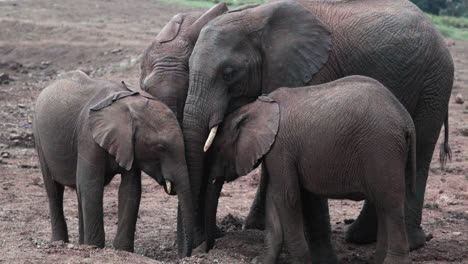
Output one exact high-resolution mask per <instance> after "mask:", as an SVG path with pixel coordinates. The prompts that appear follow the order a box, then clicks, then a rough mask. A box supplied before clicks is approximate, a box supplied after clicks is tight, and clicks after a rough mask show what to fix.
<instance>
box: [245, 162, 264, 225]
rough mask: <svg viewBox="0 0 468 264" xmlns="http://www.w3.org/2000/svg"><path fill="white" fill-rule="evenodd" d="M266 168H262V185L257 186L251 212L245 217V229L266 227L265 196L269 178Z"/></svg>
mask: <svg viewBox="0 0 468 264" xmlns="http://www.w3.org/2000/svg"><path fill="white" fill-rule="evenodd" d="M264 171H265V169H264V168H263V165H262V169H261V170H260V173H261V174H260V185H259V186H258V188H257V193H256V194H255V199H254V201H253V203H252V206H251V207H250V211H249V214H248V215H247V218H246V219H245V223H244V226H243V227H242V228H243V229H259V230H264V229H265V197H266V185H267V184H268V182H267V181H268V179H267V177H266V175H265V173H264Z"/></svg>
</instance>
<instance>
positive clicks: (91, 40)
mask: <svg viewBox="0 0 468 264" xmlns="http://www.w3.org/2000/svg"><path fill="white" fill-rule="evenodd" d="M189 10H193V9H191V8H187V7H180V6H175V5H170V4H166V3H160V2H158V1H156V0H152V1H151V0H137V1H124V0H106V1H91V0H63V1H53V0H19V1H10V0H0V73H4V74H3V75H1V74H0V80H1V81H0V82H1V83H2V84H1V85H0V106H1V107H0V152H1V157H0V263H129V262H131V263H159V262H160V263H177V262H179V263H250V262H251V261H252V259H253V258H254V257H256V256H257V255H258V254H259V253H260V252H261V249H262V241H263V234H262V232H260V231H241V230H240V227H239V225H235V224H236V223H238V222H239V220H242V219H243V218H244V217H245V215H246V214H247V212H248V208H249V205H250V203H251V201H252V199H253V196H254V194H255V188H256V184H257V181H258V179H257V178H258V176H255V175H253V176H250V177H244V178H242V179H241V180H238V181H236V182H235V183H232V184H228V185H227V186H226V187H225V189H224V190H223V196H222V198H221V201H220V208H219V217H220V219H219V220H218V221H221V219H222V218H225V217H226V216H227V215H228V214H232V215H233V216H234V217H235V218H234V220H233V219H229V218H225V219H224V220H223V223H222V227H223V228H225V229H227V230H228V231H227V233H226V235H225V236H224V237H223V238H221V239H219V240H218V242H217V245H216V248H215V249H214V250H213V251H211V252H210V253H209V254H197V255H195V256H193V257H191V258H186V259H183V260H182V261H179V260H177V258H176V246H175V244H174V241H175V235H176V234H175V230H176V199H175V198H174V197H169V196H167V195H166V194H165V193H164V191H163V190H162V189H161V188H160V187H159V186H158V185H157V184H156V182H154V181H152V180H151V179H149V177H146V178H145V179H144V187H143V196H142V200H141V209H140V214H139V220H138V226H137V235H136V243H135V246H136V252H135V253H134V254H132V253H127V252H120V251H115V250H113V249H112V246H111V241H112V239H113V236H114V235H115V232H116V224H117V190H118V186H119V177H116V179H115V180H114V181H113V182H112V183H111V184H110V185H109V186H107V188H106V193H105V208H104V210H105V228H106V234H107V235H106V238H107V243H106V245H107V247H106V248H105V249H95V248H90V247H83V246H78V245H77V240H78V238H77V229H78V221H77V203H76V195H75V193H74V191H73V190H71V189H66V193H65V201H64V204H65V214H66V218H67V222H68V225H69V232H70V238H71V244H60V243H55V244H51V243H49V242H48V240H49V237H50V226H49V219H48V203H47V197H46V194H45V190H44V186H43V181H42V176H41V174H40V170H39V168H38V165H39V164H38V160H37V157H36V154H35V151H34V149H33V148H32V146H33V142H32V134H31V118H32V111H33V102H34V99H35V98H36V96H37V95H38V93H39V92H40V91H41V89H43V88H44V87H45V86H47V84H48V83H50V81H51V80H53V79H54V78H56V76H57V75H60V74H62V73H63V72H65V71H69V70H74V69H81V70H83V71H85V72H87V73H89V74H90V75H91V76H95V77H102V78H106V79H112V80H116V81H121V80H125V81H126V82H128V83H131V84H137V80H138V75H139V69H138V65H139V60H140V57H139V56H140V54H141V52H142V51H143V49H144V48H145V46H146V45H147V44H148V43H149V42H150V41H151V40H152V39H153V38H154V37H155V35H156V34H157V32H158V31H159V30H160V29H161V28H162V26H163V25H164V24H165V23H166V22H167V21H168V20H169V19H170V18H171V17H172V15H174V14H176V13H178V12H186V11H189ZM447 43H448V44H449V46H450V50H451V51H452V55H453V57H454V60H455V64H456V82H455V86H454V90H453V94H454V96H453V97H452V99H451V102H450V144H451V146H452V150H453V154H454V155H453V161H452V162H451V163H449V165H448V167H447V168H446V170H445V171H442V170H441V169H440V166H439V164H438V162H437V156H436V155H434V162H433V164H432V168H431V171H430V177H429V182H428V189H427V195H426V206H425V210H424V219H423V221H424V223H423V227H424V229H425V230H426V232H427V233H428V234H430V236H429V238H432V239H428V240H429V241H428V242H427V245H426V247H424V248H422V249H419V250H416V251H414V252H412V253H411V258H412V259H413V261H414V262H415V263H468V153H467V150H468V104H467V103H465V104H455V94H457V93H461V94H462V95H463V96H464V97H465V98H467V99H468V42H463V41H454V40H447ZM5 74H6V75H5ZM7 75H8V78H7ZM330 204H331V216H332V224H333V238H334V241H335V247H336V249H337V252H338V254H339V258H340V263H367V262H369V261H371V259H372V254H373V249H374V245H369V246H357V245H353V244H347V243H345V242H344V241H343V233H344V230H345V229H346V225H345V220H347V221H346V222H347V223H348V222H349V219H353V218H355V217H356V216H357V213H358V212H359V209H360V207H361V203H355V202H350V201H332V202H331V203H330ZM287 260H288V258H287V253H283V254H282V256H281V262H282V263H287V262H288V261H287Z"/></svg>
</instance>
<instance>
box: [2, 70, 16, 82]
mask: <svg viewBox="0 0 468 264" xmlns="http://www.w3.org/2000/svg"><path fill="white" fill-rule="evenodd" d="M11 81H14V80H13V79H12V78H11V77H10V75H8V74H6V73H4V72H0V84H9V83H10V82H11Z"/></svg>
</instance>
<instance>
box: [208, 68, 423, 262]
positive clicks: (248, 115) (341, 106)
mask: <svg viewBox="0 0 468 264" xmlns="http://www.w3.org/2000/svg"><path fill="white" fill-rule="evenodd" d="M415 143H416V138H415V128H414V124H413V121H412V119H411V116H410V115H409V114H408V112H407V111H406V110H405V108H404V107H403V106H402V105H401V104H400V103H399V101H398V100H397V99H396V98H395V97H394V96H393V94H392V93H391V92H390V91H389V90H387V89H386V88H385V87H384V86H383V85H382V84H380V83H379V82H377V81H376V80H373V79H370V78H367V77H362V76H350V77H346V78H343V79H340V80H337V81H333V82H330V83H327V84H322V85H316V86H310V87H303V88H296V89H278V90H276V91H274V92H273V93H271V94H269V95H268V96H261V97H260V98H259V99H258V100H257V101H256V102H253V103H251V104H249V105H246V106H244V107H242V108H240V109H239V110H237V111H236V112H234V113H232V114H231V115H229V116H228V117H227V118H226V119H225V121H224V123H223V125H222V128H221V130H220V132H219V134H218V136H217V137H216V139H215V141H214V143H213V150H212V153H210V155H213V157H214V158H215V162H214V163H213V164H214V165H213V166H212V168H211V172H210V183H211V184H209V187H208V193H207V197H208V198H207V205H206V208H207V209H206V210H207V211H206V215H205V217H206V218H205V219H206V222H207V223H208V224H207V226H210V224H209V223H213V222H214V221H215V219H216V206H217V201H218V198H219V191H220V190H221V188H222V184H223V182H224V181H228V182H229V181H232V180H235V179H236V178H237V177H239V176H242V175H246V174H247V173H248V172H250V171H251V170H252V169H254V168H255V167H256V166H258V164H259V163H260V162H263V167H262V168H263V169H264V170H266V173H267V175H268V185H267V196H266V201H267V205H266V215H267V220H266V221H267V222H266V238H265V245H266V251H265V253H264V257H263V263H275V262H276V259H277V257H278V254H279V253H280V251H281V247H282V245H283V243H284V242H285V244H286V245H287V246H288V249H289V251H290V253H291V255H292V256H293V257H294V258H296V259H299V260H300V262H304V263H310V262H311V261H312V260H311V258H312V254H314V252H312V253H311V252H310V250H309V247H308V246H309V245H308V244H307V242H306V239H305V236H304V231H305V230H306V231H307V230H312V227H310V225H311V222H310V221H307V219H308V218H309V217H310V214H311V212H313V210H314V207H313V206H312V207H311V204H313V202H312V201H313V199H315V197H316V196H319V197H327V198H334V199H351V200H363V199H369V200H370V201H371V202H373V204H374V205H375V207H376V208H377V214H378V219H379V220H378V221H379V222H378V228H379V230H378V243H377V251H376V261H377V263H382V262H383V263H410V259H409V257H408V254H409V246H408V241H407V235H406V230H405V223H404V219H405V218H404V207H405V204H404V203H405V192H406V186H409V187H410V188H414V180H415V173H416V164H415V162H416V152H415ZM405 175H406V177H405ZM411 190H412V189H411ZM304 220H306V221H304ZM207 232H208V233H207V241H206V242H207V247H208V249H209V248H211V247H212V246H213V243H214V240H213V238H214V236H213V230H212V229H210V228H208V230H207ZM310 247H311V248H312V245H310Z"/></svg>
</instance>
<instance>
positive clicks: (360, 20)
mask: <svg viewBox="0 0 468 264" xmlns="http://www.w3.org/2000/svg"><path fill="white" fill-rule="evenodd" d="M363 10H365V12H363ZM189 69H190V81H189V90H188V94H187V100H186V104H185V108H184V116H183V127H182V128H183V133H184V138H185V146H186V154H187V164H188V168H189V174H190V177H191V184H192V186H194V188H193V189H192V191H193V195H194V201H195V202H196V203H197V204H201V203H203V202H202V201H200V200H199V199H200V197H201V195H200V192H201V190H202V189H203V187H202V186H203V185H204V184H206V181H207V177H206V175H205V169H204V164H205V157H206V156H205V153H204V149H205V151H206V150H207V149H208V148H209V145H210V142H211V141H212V139H213V138H214V137H215V134H216V129H217V126H218V125H220V124H221V123H222V122H223V120H224V116H225V115H226V114H227V113H230V112H232V111H233V110H235V109H237V108H238V107H240V106H242V105H244V104H246V103H248V102H252V101H253V100H255V98H256V97H257V96H259V95H261V94H265V93H270V92H272V91H273V90H275V89H277V88H278V87H300V86H304V85H309V84H320V83H326V82H330V81H333V80H337V79H339V78H342V77H345V76H350V75H356V74H358V75H363V76H368V77H372V78H374V79H376V80H378V81H380V82H381V83H382V84H384V85H385V86H386V87H388V88H389V89H390V91H392V93H393V94H394V95H395V96H396V97H397V98H398V100H399V101H400V102H401V103H402V104H403V106H404V107H405V108H406V109H407V110H408V112H409V113H410V115H411V116H412V118H413V120H414V123H415V127H416V133H417V137H418V141H417V143H416V144H417V146H416V148H417V152H418V160H417V180H416V192H415V194H414V195H408V196H407V203H406V205H407V206H406V224H407V231H408V236H409V241H410V246H411V248H413V249H414V248H418V247H420V246H422V245H424V243H425V234H424V232H423V230H422V228H421V216H422V206H423V202H424V192H425V186H426V180H427V175H428V170H429V165H430V162H431V158H432V154H433V151H434V148H435V145H436V142H437V139H438V136H439V132H440V129H441V127H442V125H443V124H444V121H445V122H446V121H447V111H448V100H449V97H450V92H451V89H452V84H453V72H454V69H453V62H452V58H451V56H450V53H449V51H448V49H447V48H446V46H445V42H444V40H443V38H442V37H441V35H440V34H439V33H438V32H437V31H436V30H435V29H434V27H433V26H432V23H431V21H430V19H429V18H428V17H427V16H426V15H425V14H424V13H423V12H422V11H421V10H419V9H418V8H417V7H416V6H415V5H413V4H412V3H411V2H409V1H404V0H397V1H394V0H381V1H377V2H376V1H369V0H358V1H306V0H303V1H275V2H272V3H268V4H264V5H249V6H245V7H241V8H239V9H238V10H233V11H231V12H230V13H227V14H225V15H223V16H220V17H218V18H216V19H214V20H213V21H211V22H210V23H208V24H207V25H206V26H205V27H204V28H203V29H202V31H201V33H200V36H199V37H198V40H197V43H196V45H195V47H194V49H193V52H192V56H191V57H190V64H189ZM446 124H447V123H446ZM447 138H448V132H447V129H446V137H445V142H444V143H445V144H444V145H443V147H442V149H441V153H442V157H445V155H446V154H447V153H448V152H449V149H448V145H447ZM263 178H265V177H263ZM260 189H262V188H260ZM263 189H264V188H263ZM260 197H262V195H260ZM320 204H321V207H322V208H323V210H322V212H320V213H318V216H317V219H316V221H321V220H320V219H323V217H326V216H328V209H326V208H327V206H326V205H324V203H323V202H318V203H317V205H318V206H319V205H320ZM196 208H197V205H196ZM196 210H197V209H196ZM321 216H323V217H321ZM257 219H258V218H257ZM317 226H319V225H317ZM195 228H196V229H195V230H196V232H198V230H197V228H198V227H197V226H196V227H195ZM317 232H318V231H317ZM328 235H329V234H326V233H323V236H324V237H326V236H328ZM376 235H377V220H376V212H375V208H374V207H373V206H372V204H371V203H367V202H366V205H365V206H364V209H363V211H362V212H361V214H360V216H359V217H358V219H357V221H355V222H354V223H353V225H352V226H351V228H350V229H349V230H348V231H347V239H348V240H349V241H353V242H358V243H368V242H372V241H375V238H376ZM323 252H326V251H323Z"/></svg>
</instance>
